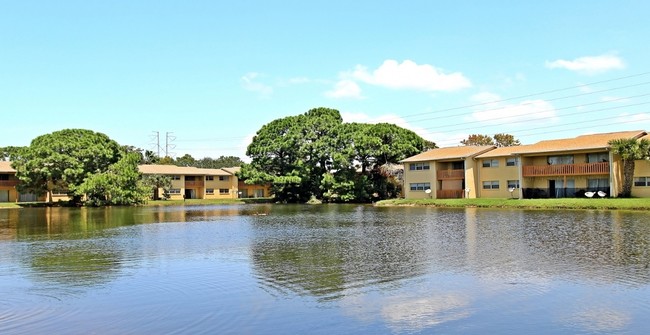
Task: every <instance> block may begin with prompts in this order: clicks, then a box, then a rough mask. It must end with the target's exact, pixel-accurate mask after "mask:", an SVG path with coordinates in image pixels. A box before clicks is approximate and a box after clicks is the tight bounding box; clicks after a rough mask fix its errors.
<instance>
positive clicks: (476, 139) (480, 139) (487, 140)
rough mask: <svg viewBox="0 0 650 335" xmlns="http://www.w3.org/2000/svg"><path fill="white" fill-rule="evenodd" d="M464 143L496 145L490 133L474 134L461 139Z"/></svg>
mask: <svg viewBox="0 0 650 335" xmlns="http://www.w3.org/2000/svg"><path fill="white" fill-rule="evenodd" d="M460 144H462V145H494V139H493V138H492V137H490V136H489V135H479V134H472V135H469V137H467V139H464V140H462V141H460Z"/></svg>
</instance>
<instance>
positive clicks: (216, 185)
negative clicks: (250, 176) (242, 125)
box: [138, 164, 270, 199]
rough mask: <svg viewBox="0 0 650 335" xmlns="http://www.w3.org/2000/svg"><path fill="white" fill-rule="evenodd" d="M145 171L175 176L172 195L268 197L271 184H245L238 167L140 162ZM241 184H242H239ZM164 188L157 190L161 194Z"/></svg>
mask: <svg viewBox="0 0 650 335" xmlns="http://www.w3.org/2000/svg"><path fill="white" fill-rule="evenodd" d="M138 169H139V170H140V173H142V174H143V175H165V176H169V177H170V178H171V180H172V186H171V188H170V189H169V190H168V192H169V195H170V197H171V199H237V198H252V197H269V196H270V194H269V188H268V186H263V185H246V184H244V183H243V181H240V180H239V178H237V172H238V171H239V168H238V167H236V168H222V169H202V168H196V167H185V166H175V165H154V164H149V165H140V166H139V167H138ZM240 187H241V188H240ZM162 193H163V190H162V189H161V190H158V194H159V195H161V194H162Z"/></svg>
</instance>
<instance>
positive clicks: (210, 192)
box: [205, 188, 214, 194]
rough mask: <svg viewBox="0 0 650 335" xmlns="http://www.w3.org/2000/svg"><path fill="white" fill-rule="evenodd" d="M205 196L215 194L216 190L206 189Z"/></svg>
mask: <svg viewBox="0 0 650 335" xmlns="http://www.w3.org/2000/svg"><path fill="white" fill-rule="evenodd" d="M205 194H214V188H206V189H205Z"/></svg>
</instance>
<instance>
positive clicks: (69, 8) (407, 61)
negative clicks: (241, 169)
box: [0, 0, 650, 161]
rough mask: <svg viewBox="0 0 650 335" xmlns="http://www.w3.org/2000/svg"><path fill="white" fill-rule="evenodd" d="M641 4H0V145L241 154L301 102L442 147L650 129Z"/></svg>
mask: <svg viewBox="0 0 650 335" xmlns="http://www.w3.org/2000/svg"><path fill="white" fill-rule="evenodd" d="M648 13H650V2H649V1H644V0H639V1H631V0H617V1H605V0H603V1H577V0H562V1H556V0H550V1H514V0H512V1H465V0H457V1H432V0H429V1H419V0H418V1H400V2H398V1H382V0H374V1H366V0H356V1H350V0H347V1H339V0H328V1H320V0H315V1H288V0H287V1H273V0H267V1H245V0H244V1H228V2H226V1H217V0H213V1H195V0H186V1H167V0H155V1H154V0H151V1H150V0H138V1H133V0H128V1H125V0H113V1H99V0H79V1H72V0H61V1H32V0H21V1H9V0H0V116H1V117H0V125H2V127H1V128H2V131H1V132H0V147H2V146H26V145H29V143H30V141H31V140H32V139H33V138H35V137H37V136H40V135H43V134H47V133H51V132H53V131H57V130H61V129H66V128H84V129H90V130H93V131H97V132H102V133H104V134H106V135H108V136H109V137H110V138H112V139H114V140H116V141H117V142H118V143H120V144H122V145H133V146H136V147H138V148H142V149H146V150H153V151H154V152H160V154H161V155H163V156H164V155H165V153H167V154H169V155H171V156H173V157H180V156H182V155H184V154H190V155H192V156H193V157H195V158H202V157H213V158H217V157H219V156H238V157H240V158H242V159H244V160H245V161H246V160H247V158H246V157H245V151H246V146H247V145H248V144H249V143H250V141H251V140H252V138H253V136H254V135H255V133H256V132H257V131H258V130H259V129H260V128H261V127H262V126H263V125H264V124H266V123H268V122H270V121H272V120H275V119H278V118H282V117H286V116H292V115H299V114H303V113H305V112H307V111H308V110H309V109H311V108H316V107H328V108H334V109H337V110H339V111H340V112H341V115H342V116H343V120H344V121H345V122H364V123H377V122H390V123H395V124H397V125H399V126H402V127H405V128H408V129H411V130H413V131H415V132H416V133H417V134H419V135H420V136H422V137H423V138H425V139H427V140H431V141H434V142H436V143H437V144H438V145H439V146H441V147H447V146H457V145H460V140H462V139H464V138H467V136H468V135H469V134H487V135H494V134H496V133H508V134H512V135H514V136H515V137H516V138H518V139H519V140H520V141H521V142H522V143H523V144H532V143H535V142H537V141H540V140H544V139H553V138H567V137H574V136H578V135H582V134H588V133H599V132H612V131H620V130H650V57H649V56H650V43H648V36H649V35H650V34H649V33H650V25H648V24H647V14H648Z"/></svg>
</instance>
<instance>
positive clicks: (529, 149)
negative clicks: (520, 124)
mask: <svg viewBox="0 0 650 335" xmlns="http://www.w3.org/2000/svg"><path fill="white" fill-rule="evenodd" d="M645 135H647V133H646V132H645V131H643V130H634V131H620V132H614V133H601V134H592V135H582V136H578V137H574V138H564V139H558V140H547V141H541V142H537V143H535V144H532V145H527V146H523V147H522V148H521V150H517V151H513V153H524V154H526V153H527V154H534V153H547V152H558V151H575V150H591V149H607V148H609V141H611V140H615V139H619V138H640V137H642V136H645Z"/></svg>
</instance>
